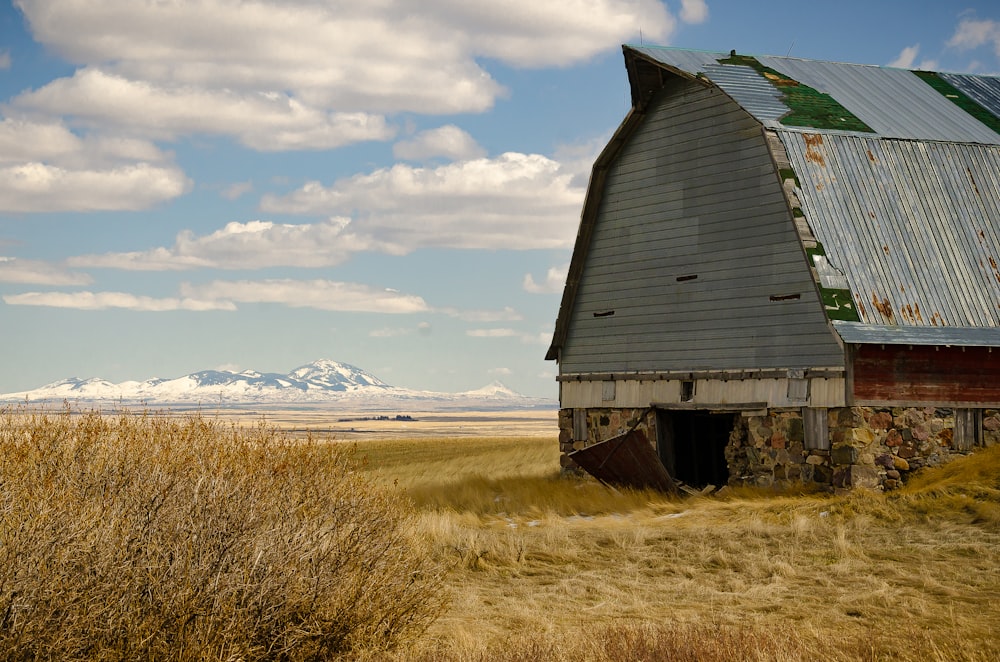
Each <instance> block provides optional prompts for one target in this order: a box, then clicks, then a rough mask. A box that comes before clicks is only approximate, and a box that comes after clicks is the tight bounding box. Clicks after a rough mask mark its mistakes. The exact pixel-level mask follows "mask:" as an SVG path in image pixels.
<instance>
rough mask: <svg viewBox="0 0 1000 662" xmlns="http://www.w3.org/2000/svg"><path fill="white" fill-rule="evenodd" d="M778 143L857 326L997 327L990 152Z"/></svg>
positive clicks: (822, 138) (944, 146) (995, 184)
mask: <svg viewBox="0 0 1000 662" xmlns="http://www.w3.org/2000/svg"><path fill="white" fill-rule="evenodd" d="M778 135H779V137H780V138H781V141H782V143H783V144H784V146H785V149H786V151H787V152H788V157H789V161H790V162H791V164H792V167H793V168H794V170H795V174H796V176H797V177H798V179H799V184H800V186H799V188H798V189H797V191H796V193H797V195H798V197H799V200H800V203H801V205H802V210H803V212H804V213H805V218H806V220H807V221H808V223H809V227H810V229H811V230H812V232H813V234H815V236H816V238H817V239H818V240H819V241H820V242H821V243H822V245H823V247H824V249H825V251H826V255H827V259H828V261H829V263H830V264H831V265H832V266H833V267H835V268H837V269H839V270H841V271H842V272H843V273H844V274H845V275H846V277H847V280H848V282H849V284H850V289H851V292H852V295H853V297H854V300H855V304H856V305H857V308H858V313H859V316H860V321H861V322H863V323H867V324H878V325H889V326H914V327H934V326H948V327H1000V266H998V265H1000V146H996V145H977V144H956V143H941V142H915V141H904V140H889V139H878V138H875V137H863V136H857V135H846V134H829V133H826V134H821V133H808V132H801V131H792V130H780V131H778Z"/></svg>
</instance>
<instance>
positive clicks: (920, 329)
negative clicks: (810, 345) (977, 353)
mask: <svg viewBox="0 0 1000 662" xmlns="http://www.w3.org/2000/svg"><path fill="white" fill-rule="evenodd" d="M833 326H834V328H835V329H837V333H839V334H840V337H841V338H843V339H844V342H846V343H849V344H852V345H940V346H942V347H943V346H955V347H997V346H1000V328H981V327H970V326H948V327H940V326H939V327H933V326H932V327H928V326H881V325H876V324H860V323H858V322H839V321H837V322H834V323H833Z"/></svg>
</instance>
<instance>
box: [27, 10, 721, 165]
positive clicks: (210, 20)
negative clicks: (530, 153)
mask: <svg viewBox="0 0 1000 662" xmlns="http://www.w3.org/2000/svg"><path fill="white" fill-rule="evenodd" d="M17 5H18V7H19V8H20V9H21V11H22V12H23V14H24V15H25V17H26V18H27V21H28V24H29V26H30V29H31V31H32V34H33V36H34V37H35V39H36V40H38V41H39V42H41V43H42V44H44V45H45V46H46V47H47V48H48V49H49V50H51V51H52V52H55V53H57V54H59V55H61V56H62V57H64V58H66V59H67V60H69V61H71V62H73V63H76V64H78V65H79V66H80V69H79V70H78V71H77V72H76V74H74V75H73V76H72V77H68V78H61V79H58V80H55V81H53V82H51V83H49V84H48V85H46V86H44V87H42V88H40V89H37V90H34V91H31V92H28V93H26V94H23V95H21V96H20V97H19V98H17V99H16V100H15V101H14V104H15V105H16V106H23V107H31V108H34V109H37V110H39V111H42V112H45V113H49V114H68V115H72V116H74V117H78V118H83V119H85V120H86V121H88V122H90V123H93V124H95V125H100V126H108V125H121V124H124V125H125V126H129V127H130V128H131V129H132V130H133V131H134V132H136V134H137V135H142V136H146V137H149V136H155V137H167V136H176V135H180V134H190V133H206V132H217V133H221V134H224V135H230V136H234V137H235V138H237V139H238V140H240V141H241V142H242V143H243V144H245V145H247V146H249V147H252V148H254V149H260V150H281V149H316V148H329V147H333V146H337V145H343V144H347V143H349V142H353V141H357V140H372V139H375V140H384V139H386V138H387V137H388V136H389V134H390V131H389V130H388V129H387V128H386V127H385V125H384V118H383V117H382V115H384V114H387V113H398V112H418V113H435V114H454V113H462V112H482V111H485V110H487V109H489V108H490V107H492V105H493V104H494V102H495V100H496V99H497V98H498V97H500V96H502V95H504V94H505V90H504V88H503V87H502V86H501V85H500V84H498V83H497V82H496V81H495V80H494V79H493V78H492V77H491V76H490V74H489V73H488V72H487V71H486V70H485V69H484V68H483V66H481V64H480V61H481V60H482V58H484V57H485V58H495V59H498V60H500V61H503V62H505V63H507V64H511V65H515V66H520V67H543V66H553V65H557V66H562V65H569V64H573V63H576V62H582V61H586V60H587V59H589V58H591V57H592V56H594V55H595V54H597V53H599V52H602V51H606V50H609V49H613V48H616V47H617V46H618V45H619V44H620V43H622V42H623V41H628V40H629V39H630V38H631V37H633V36H634V35H636V34H638V31H639V30H640V28H641V29H642V30H643V32H644V34H646V35H648V36H649V37H650V38H651V39H657V40H659V41H661V42H662V41H665V40H666V39H667V38H668V37H669V35H670V34H671V32H672V31H673V29H674V27H675V22H674V19H673V17H672V16H671V15H670V13H669V12H668V11H667V10H666V8H665V7H664V5H663V3H662V2H660V1H659V0H510V1H509V2H504V3H481V2H467V1H466V0H425V1H424V2H422V3H420V4H419V8H418V9H414V8H409V9H408V10H403V9H402V8H401V7H399V6H398V3H395V2H358V3H334V4H332V5H327V4H326V3H317V2H315V1H314V0H282V1H281V2H266V1H264V0H245V1H243V2H239V3H234V2H233V1H232V0H202V1H201V2H197V3H179V2H158V3H145V2H144V3H139V2H134V1H133V0H103V1H98V0H91V1H89V2H52V1H51V0H18V2H17ZM702 7H703V3H702V2H691V1H687V2H685V3H684V8H683V10H682V13H683V15H684V16H687V19H685V20H688V19H691V20H695V19H697V18H698V17H699V16H700V15H702V13H703V9H701V8H702ZM373 54H377V57H373ZM119 101H121V104H119V103H118V102H119ZM137 109H139V112H136V110H137ZM368 113H373V114H368Z"/></svg>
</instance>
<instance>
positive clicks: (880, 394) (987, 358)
mask: <svg viewBox="0 0 1000 662" xmlns="http://www.w3.org/2000/svg"><path fill="white" fill-rule="evenodd" d="M851 354H852V356H853V360H852V366H851V369H850V372H849V375H850V377H849V382H850V384H851V391H852V393H853V395H854V402H855V404H859V405H920V404H925V405H929V406H937V407H956V406H958V407H961V406H973V407H985V406H994V407H995V406H998V405H1000V350H996V349H991V348H989V347H926V346H921V345H914V346H909V345H858V346H856V347H855V348H854V349H853V351H852V352H851Z"/></svg>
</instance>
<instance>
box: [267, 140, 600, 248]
mask: <svg viewBox="0 0 1000 662" xmlns="http://www.w3.org/2000/svg"><path fill="white" fill-rule="evenodd" d="M576 174H577V173H576V172H574V171H573V170H571V169H567V168H565V167H564V166H563V165H562V164H561V163H560V162H558V161H555V160H553V159H550V158H547V157H545V156H542V155H539V154H519V153H513V152H510V153H506V154H502V155H500V156H498V157H496V158H490V159H485V158H484V159H473V160H469V161H460V162H457V163H450V164H447V165H443V166H439V167H436V168H416V167H412V166H409V165H406V164H397V165H395V166H393V167H391V168H385V169H380V170H376V171H374V172H372V173H370V174H361V175H356V176H354V177H349V178H346V179H341V180H338V181H336V182H334V183H333V184H332V185H330V186H328V187H327V186H323V185H322V184H320V183H319V182H316V181H313V182H308V183H307V184H305V185H304V186H303V187H302V188H300V189H298V190H297V191H293V192H292V193H290V194H288V195H286V196H282V197H278V196H265V197H264V198H263V200H262V201H261V206H262V208H263V209H264V210H265V211H271V212H280V213H291V214H311V215H316V216H327V215H335V216H349V217H352V221H351V229H352V232H353V233H354V234H356V235H358V236H363V237H368V238H370V240H371V241H372V242H374V243H378V244H380V245H382V246H383V247H386V248H387V247H390V246H391V247H393V248H394V250H396V251H397V252H408V251H410V250H413V249H415V248H421V247H427V246H437V247H447V248H467V249H472V248H486V249H496V248H507V249H518V250H523V249H533V248H568V247H570V246H572V244H573V240H574V237H575V234H576V226H577V223H578V218H579V210H580V205H581V204H582V202H583V196H584V193H585V184H584V183H583V182H581V181H580V180H579V178H577V177H576Z"/></svg>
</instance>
